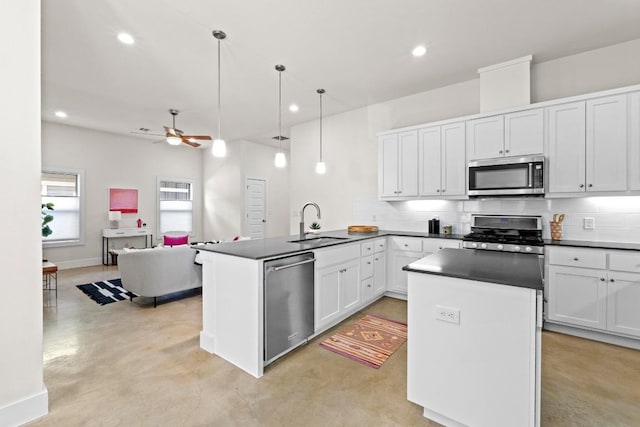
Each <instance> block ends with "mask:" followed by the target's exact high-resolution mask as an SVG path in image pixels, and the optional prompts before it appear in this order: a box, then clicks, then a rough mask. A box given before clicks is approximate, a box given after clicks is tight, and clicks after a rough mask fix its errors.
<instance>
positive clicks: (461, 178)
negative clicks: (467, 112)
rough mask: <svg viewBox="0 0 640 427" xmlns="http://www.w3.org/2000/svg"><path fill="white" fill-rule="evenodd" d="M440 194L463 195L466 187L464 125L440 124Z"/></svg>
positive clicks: (446, 195) (445, 195)
mask: <svg viewBox="0 0 640 427" xmlns="http://www.w3.org/2000/svg"><path fill="white" fill-rule="evenodd" d="M441 137H442V195H443V196H444V197H448V196H464V195H465V194H466V189H467V181H466V176H467V162H466V161H465V126H464V123H454V124H451V125H446V126H442V136H441Z"/></svg>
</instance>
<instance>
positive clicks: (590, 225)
mask: <svg viewBox="0 0 640 427" xmlns="http://www.w3.org/2000/svg"><path fill="white" fill-rule="evenodd" d="M594 228H596V219H595V218H594V217H592V216H585V217H584V229H585V230H593V229H594Z"/></svg>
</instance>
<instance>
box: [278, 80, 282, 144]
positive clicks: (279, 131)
mask: <svg viewBox="0 0 640 427" xmlns="http://www.w3.org/2000/svg"><path fill="white" fill-rule="evenodd" d="M278 140H279V141H280V151H282V70H279V71H278Z"/></svg>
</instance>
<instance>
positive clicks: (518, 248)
mask: <svg viewBox="0 0 640 427" xmlns="http://www.w3.org/2000/svg"><path fill="white" fill-rule="evenodd" d="M520 249H522V248H521V247H520V246H516V247H515V248H513V250H514V251H516V252H520Z"/></svg>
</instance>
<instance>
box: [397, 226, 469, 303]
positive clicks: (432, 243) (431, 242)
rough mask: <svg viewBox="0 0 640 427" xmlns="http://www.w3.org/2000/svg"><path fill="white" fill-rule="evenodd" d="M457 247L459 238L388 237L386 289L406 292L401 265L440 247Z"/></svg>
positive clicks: (405, 275)
mask: <svg viewBox="0 0 640 427" xmlns="http://www.w3.org/2000/svg"><path fill="white" fill-rule="evenodd" d="M459 247H460V241H459V240H452V239H438V238H427V239H424V238H421V237H403V236H392V237H389V249H390V250H389V259H388V262H389V264H388V267H389V271H388V272H387V290H388V291H392V292H397V293H402V294H406V293H407V272H406V271H403V270H402V267H404V266H405V265H407V264H411V263H412V262H414V261H417V260H419V259H421V258H424V257H426V256H428V255H431V254H432V253H434V252H437V251H439V250H441V249H444V248H459Z"/></svg>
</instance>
